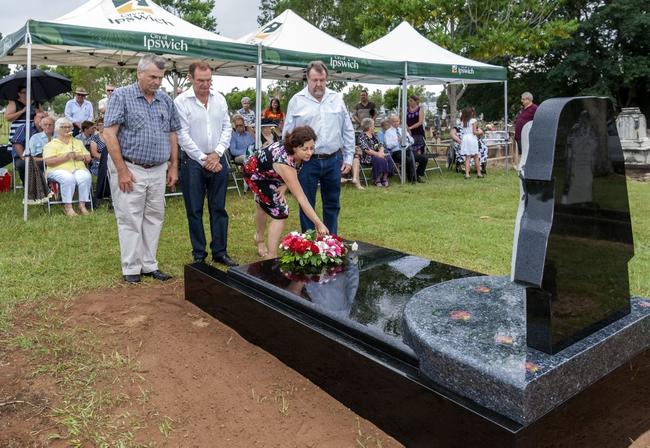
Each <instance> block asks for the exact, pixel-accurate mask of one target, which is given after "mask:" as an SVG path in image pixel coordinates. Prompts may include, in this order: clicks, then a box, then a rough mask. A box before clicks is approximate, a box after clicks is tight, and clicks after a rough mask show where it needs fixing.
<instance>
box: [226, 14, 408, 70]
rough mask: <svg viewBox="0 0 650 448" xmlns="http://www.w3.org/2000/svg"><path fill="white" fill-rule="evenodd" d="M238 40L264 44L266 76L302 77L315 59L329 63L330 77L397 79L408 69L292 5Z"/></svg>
mask: <svg viewBox="0 0 650 448" xmlns="http://www.w3.org/2000/svg"><path fill="white" fill-rule="evenodd" d="M238 42H240V43H246V44H253V45H261V62H262V64H263V69H262V70H263V73H262V77H263V78H266V79H292V80H298V81H300V80H302V79H303V78H304V70H305V67H306V66H307V64H308V63H309V62H310V61H313V60H320V61H322V62H324V63H325V65H327V68H328V70H329V79H337V80H343V81H353V82H374V83H393V82H398V81H399V79H400V78H401V77H402V76H403V73H404V69H403V64H401V63H397V62H395V61H391V60H388V59H386V58H383V57H381V56H378V55H376V54H372V53H369V52H367V51H363V50H360V49H359V48H356V47H354V46H352V45H349V44H346V43H345V42H342V41H340V40H338V39H336V38H335V37H332V36H330V35H329V34H327V33H325V32H324V31H322V30H320V29H318V28H317V27H315V26H314V25H312V24H310V23H309V22H307V21H306V20H304V19H303V18H302V17H300V16H299V15H298V14H296V13H295V12H293V11H291V10H290V9H288V10H286V11H284V12H283V13H282V14H280V15H279V16H277V17H276V18H274V19H272V20H271V21H269V22H268V23H266V24H265V25H263V26H262V27H260V28H258V29H257V30H255V31H253V32H252V33H249V34H247V35H245V36H243V37H242V38H240V39H238ZM232 74H238V73H235V72H232Z"/></svg>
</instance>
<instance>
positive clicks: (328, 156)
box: [312, 151, 339, 160]
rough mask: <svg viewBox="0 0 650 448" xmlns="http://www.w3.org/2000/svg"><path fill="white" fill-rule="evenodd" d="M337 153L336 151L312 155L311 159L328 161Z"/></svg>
mask: <svg viewBox="0 0 650 448" xmlns="http://www.w3.org/2000/svg"><path fill="white" fill-rule="evenodd" d="M338 153H339V152H338V151H334V152H332V153H330V154H314V155H313V156H312V157H313V158H314V159H318V160H326V159H329V158H331V157H334V156H335V155H337V154H338Z"/></svg>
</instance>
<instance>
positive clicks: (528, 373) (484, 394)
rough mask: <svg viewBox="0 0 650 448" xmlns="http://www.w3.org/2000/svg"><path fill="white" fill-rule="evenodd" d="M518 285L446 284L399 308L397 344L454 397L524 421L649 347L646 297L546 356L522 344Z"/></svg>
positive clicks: (486, 280) (487, 280) (484, 280)
mask: <svg viewBox="0 0 650 448" xmlns="http://www.w3.org/2000/svg"><path fill="white" fill-rule="evenodd" d="M525 292H526V291H525V288H524V287H523V286H521V285H517V284H516V283H513V282H511V281H509V279H508V278H506V277H484V276H483V277H472V278H464V279H457V280H451V281H449V282H445V283H441V284H439V285H435V286H432V287H429V288H427V289H424V290H422V291H420V292H418V293H417V294H415V296H414V297H413V299H411V300H410V301H409V302H408V304H407V306H406V308H405V310H404V340H405V342H406V343H407V344H408V345H409V346H411V347H412V348H413V350H414V352H415V353H416V355H417V357H418V359H419V360H420V372H422V374H423V375H425V376H426V377H428V378H430V379H432V380H433V381H434V382H435V383H437V384H440V385H442V386H444V387H446V388H448V389H450V390H452V391H454V392H456V393H458V394H460V395H463V396H465V397H467V398H470V399H471V400H472V401H474V402H476V403H478V404H480V405H482V406H485V407H486V408H488V409H491V410H493V411H496V412H497V413H499V414H501V415H505V416H507V417H509V418H511V419H512V420H514V421H517V422H519V423H521V424H530V423H531V422H533V421H535V420H537V419H539V418H540V417H541V416H543V415H544V414H546V413H547V412H549V411H550V410H552V409H553V408H555V407H556V406H558V405H560V404H561V403H563V402H564V401H566V400H567V399H569V398H570V397H572V396H573V395H575V394H577V393H578V392H580V391H581V390H583V389H585V388H586V387H587V386H588V385H589V384H591V383H593V382H595V381H597V380H599V379H600V378H602V377H604V376H605V375H606V374H608V373H609V372H611V371H612V370H614V369H615V368H616V367H618V366H619V365H621V364H622V363H624V362H625V361H627V360H628V359H630V358H631V357H632V356H633V355H634V354H636V353H638V352H640V351H642V350H644V349H646V348H647V347H648V345H650V300H646V299H641V298H635V299H633V300H632V305H633V306H632V313H631V314H629V315H628V316H626V317H624V318H622V319H620V320H618V321H616V322H614V323H612V324H610V325H608V326H606V327H604V328H601V329H600V330H599V331H597V332H594V333H593V334H592V335H591V336H589V337H587V338H585V339H582V340H581V341H580V342H578V343H575V344H573V345H571V346H570V347H568V348H567V349H565V350H563V351H562V352H560V353H558V354H555V355H549V354H547V353H543V352H540V351H538V350H535V349H532V348H530V347H528V346H527V344H526V313H525Z"/></svg>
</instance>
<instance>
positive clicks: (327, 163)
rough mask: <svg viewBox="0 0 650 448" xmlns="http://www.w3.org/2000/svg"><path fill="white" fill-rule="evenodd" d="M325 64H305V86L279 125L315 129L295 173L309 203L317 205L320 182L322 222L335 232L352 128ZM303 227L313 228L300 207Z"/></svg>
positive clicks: (349, 159)
mask: <svg viewBox="0 0 650 448" xmlns="http://www.w3.org/2000/svg"><path fill="white" fill-rule="evenodd" d="M326 84H327V67H326V66H325V64H323V63H322V62H320V61H314V62H310V63H309V65H308V66H307V87H305V88H304V89H303V90H301V91H300V92H298V93H297V94H295V95H294V96H293V98H291V100H290V101H289V105H288V106H287V114H286V118H285V122H284V128H283V129H282V132H283V135H286V134H287V133H288V132H291V131H292V130H293V129H295V128H297V127H298V126H310V127H311V128H312V129H313V130H314V132H315V133H316V137H317V139H316V150H315V152H314V155H313V156H312V157H311V159H310V160H309V161H307V162H303V167H302V168H301V170H300V173H299V174H298V180H299V181H300V185H301V186H302V189H303V190H304V192H305V195H306V196H307V199H308V200H309V203H310V204H311V205H312V207H315V206H316V190H317V188H318V183H319V182H320V189H321V200H322V203H323V223H324V224H325V226H326V227H327V228H328V229H329V231H330V232H331V233H333V234H336V233H337V232H338V216H339V211H340V209H341V205H340V199H339V196H340V193H341V174H347V173H348V172H349V171H350V169H351V168H352V158H353V157H354V128H353V127H352V121H351V120H350V115H349V114H348V110H347V108H346V107H345V103H344V102H343V97H342V96H341V94H339V93H337V92H334V91H333V90H330V89H328V88H327V87H326ZM300 226H301V227H302V231H303V232H304V231H306V230H308V229H313V228H314V225H313V223H312V222H311V221H310V220H309V219H308V218H307V216H306V215H305V214H304V213H303V212H302V210H301V211H300Z"/></svg>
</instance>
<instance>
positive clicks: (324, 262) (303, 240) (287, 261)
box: [280, 230, 358, 283]
mask: <svg viewBox="0 0 650 448" xmlns="http://www.w3.org/2000/svg"><path fill="white" fill-rule="evenodd" d="M357 248H358V245H357V243H352V244H346V243H344V242H343V239H341V237H339V236H338V235H324V236H320V235H318V234H317V233H316V231H315V230H309V231H307V232H305V233H298V232H295V231H294V232H290V233H289V234H288V235H287V236H285V237H284V238H283V239H282V242H281V243H280V271H281V272H282V273H283V274H284V275H285V277H287V278H289V279H291V280H296V281H317V282H318V283H325V282H327V281H329V280H331V279H332V278H334V276H336V274H337V273H338V272H341V271H343V269H344V266H343V264H344V261H345V256H346V255H347V254H348V252H349V251H350V250H352V251H356V250H357Z"/></svg>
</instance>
